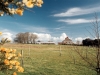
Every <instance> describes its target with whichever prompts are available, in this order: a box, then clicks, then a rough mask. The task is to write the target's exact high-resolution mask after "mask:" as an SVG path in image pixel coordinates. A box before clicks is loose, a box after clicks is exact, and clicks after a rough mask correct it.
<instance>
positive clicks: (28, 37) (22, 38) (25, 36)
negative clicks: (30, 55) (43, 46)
mask: <svg viewBox="0 0 100 75" xmlns="http://www.w3.org/2000/svg"><path fill="white" fill-rule="evenodd" d="M37 38H38V36H37V35H36V34H33V33H29V32H25V33H18V34H16V37H15V39H14V42H17V43H23V44H29V43H31V44H35V43H36V42H35V41H36V39H37Z"/></svg>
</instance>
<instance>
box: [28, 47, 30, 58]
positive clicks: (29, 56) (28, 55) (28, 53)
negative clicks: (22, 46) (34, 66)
mask: <svg viewBox="0 0 100 75" xmlns="http://www.w3.org/2000/svg"><path fill="white" fill-rule="evenodd" d="M28 56H29V57H30V46H29V52H28Z"/></svg>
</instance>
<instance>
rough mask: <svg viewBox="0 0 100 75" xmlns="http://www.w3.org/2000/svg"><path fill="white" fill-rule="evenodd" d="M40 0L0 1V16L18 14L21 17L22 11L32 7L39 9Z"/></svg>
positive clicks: (41, 2)
mask: <svg viewBox="0 0 100 75" xmlns="http://www.w3.org/2000/svg"><path fill="white" fill-rule="evenodd" d="M42 4H43V1H42V0H0V16H3V15H5V14H6V15H10V16H13V15H14V14H18V15H20V16H22V15H23V12H24V10H29V9H28V8H33V7H34V6H38V7H41V6H42Z"/></svg>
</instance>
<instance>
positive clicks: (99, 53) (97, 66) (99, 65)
mask: <svg viewBox="0 0 100 75" xmlns="http://www.w3.org/2000/svg"><path fill="white" fill-rule="evenodd" d="M92 25H93V27H90V28H91V29H92V31H93V32H92V33H91V32H90V31H88V32H89V33H90V34H91V36H92V37H93V38H95V40H94V41H95V43H96V45H97V46H95V47H92V48H93V50H94V51H95V53H96V54H94V55H93V54H91V55H92V56H93V58H92V57H89V58H87V56H86V57H85V56H83V55H82V53H81V52H80V50H79V49H78V48H75V51H76V52H77V53H78V54H79V56H80V57H81V58H82V60H84V61H85V62H86V63H88V64H89V65H90V67H91V69H93V70H94V71H96V73H97V75H100V38H99V37H100V26H99V20H98V16H97V14H96V13H95V16H94V20H93V21H92ZM93 33H94V34H93ZM88 41H91V40H88ZM83 42H84V41H83ZM84 43H85V44H86V45H87V43H86V42H84ZM87 51H88V50H87ZM91 60H92V61H91Z"/></svg>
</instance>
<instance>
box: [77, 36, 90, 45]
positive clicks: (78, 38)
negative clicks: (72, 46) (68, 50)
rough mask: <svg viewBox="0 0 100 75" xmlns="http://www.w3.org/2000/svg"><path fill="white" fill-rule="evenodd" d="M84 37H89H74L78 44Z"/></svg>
mask: <svg viewBox="0 0 100 75" xmlns="http://www.w3.org/2000/svg"><path fill="white" fill-rule="evenodd" d="M86 38H90V37H84V38H83V37H77V38H75V43H77V42H78V43H79V44H82V40H84V39H86Z"/></svg>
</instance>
